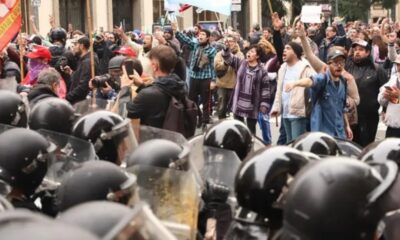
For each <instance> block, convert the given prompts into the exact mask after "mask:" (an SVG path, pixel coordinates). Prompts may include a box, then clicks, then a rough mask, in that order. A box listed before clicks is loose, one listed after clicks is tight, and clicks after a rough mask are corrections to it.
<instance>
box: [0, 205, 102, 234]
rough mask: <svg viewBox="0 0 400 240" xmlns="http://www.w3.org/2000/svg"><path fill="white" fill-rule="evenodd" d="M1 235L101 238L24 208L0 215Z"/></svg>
mask: <svg viewBox="0 0 400 240" xmlns="http://www.w3.org/2000/svg"><path fill="white" fill-rule="evenodd" d="M60 233H61V234H60ZM0 235H1V236H4V237H5V238H6V239H7V240H19V239H31V240H51V239H60V240H67V239H87V240H96V239H99V238H97V237H96V236H95V235H93V234H92V233H90V232H88V231H85V230H83V229H81V228H78V227H74V226H70V225H67V224H64V223H62V222H56V221H53V220H52V219H50V218H48V217H46V216H43V215H41V214H39V213H33V212H30V211H27V210H22V209H17V210H13V211H7V212H3V213H2V214H1V215H0Z"/></svg>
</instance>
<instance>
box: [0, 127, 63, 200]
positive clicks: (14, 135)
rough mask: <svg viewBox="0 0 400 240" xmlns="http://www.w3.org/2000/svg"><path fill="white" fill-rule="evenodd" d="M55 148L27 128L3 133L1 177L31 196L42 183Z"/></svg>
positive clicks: (0, 152) (1, 138) (1, 137)
mask: <svg viewBox="0 0 400 240" xmlns="http://www.w3.org/2000/svg"><path fill="white" fill-rule="evenodd" d="M55 149H56V147H55V145H54V144H52V143H50V142H49V141H47V139H46V138H45V137H43V136H42V135H40V134H39V133H37V132H34V131H32V130H29V129H24V128H15V129H10V130H7V131H5V132H3V133H2V134H0V179H1V180H2V181H4V182H5V183H7V184H9V185H10V186H11V187H13V188H17V189H20V190H22V192H23V193H24V194H25V196H30V195H31V194H32V193H33V192H34V191H35V190H36V188H37V187H38V186H39V185H40V183H41V182H42V180H43V178H44V176H45V174H46V171H47V163H48V162H49V161H50V160H51V158H52V157H53V156H54V151H55Z"/></svg>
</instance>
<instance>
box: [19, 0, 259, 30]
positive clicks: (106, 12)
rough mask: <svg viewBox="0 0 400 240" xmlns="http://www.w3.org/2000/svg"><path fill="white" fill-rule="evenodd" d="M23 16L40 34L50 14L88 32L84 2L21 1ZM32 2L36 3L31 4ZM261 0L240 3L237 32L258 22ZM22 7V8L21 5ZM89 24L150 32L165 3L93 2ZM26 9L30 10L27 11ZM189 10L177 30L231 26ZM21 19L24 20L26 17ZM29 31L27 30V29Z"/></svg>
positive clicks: (205, 13)
mask: <svg viewBox="0 0 400 240" xmlns="http://www.w3.org/2000/svg"><path fill="white" fill-rule="evenodd" d="M22 2H23V5H25V7H26V9H27V11H25V13H23V14H24V15H25V16H26V15H32V14H33V15H35V16H36V17H37V19H36V25H37V27H38V29H39V31H40V33H41V34H42V35H44V34H46V33H47V32H48V30H49V29H50V23H49V15H53V16H54V17H55V21H56V24H57V25H59V26H62V27H63V28H65V29H67V27H68V24H72V26H73V28H74V29H78V30H82V31H85V30H86V29H87V14H86V0H35V1H32V0H23V1H22ZM34 2H35V4H34ZM260 6H261V0H241V11H240V12H237V13H236V17H237V23H238V24H237V29H239V30H240V31H241V32H242V33H244V34H245V33H247V32H248V31H249V29H250V26H251V25H252V24H253V23H261V8H260ZM23 8H24V6H23ZM91 8H92V21H93V28H94V30H104V31H111V30H112V29H113V27H115V26H120V25H122V26H124V27H125V29H126V30H134V29H141V30H143V31H146V32H150V31H151V29H152V26H153V24H154V23H158V22H159V20H160V18H162V17H165V11H164V0H92V1H91ZM28 10H29V11H28ZM196 10H197V8H195V7H192V8H189V9H188V10H186V11H185V12H184V13H183V14H182V16H181V17H179V18H178V23H179V26H180V28H183V29H185V28H188V27H191V26H193V25H194V24H196V23H197V22H199V21H220V22H222V24H224V25H225V26H231V25H232V18H231V17H229V16H223V15H220V14H216V13H214V12H209V11H202V12H198V11H196ZM25 16H24V18H26V17H25ZM27 29H28V31H30V28H29V26H28V28H27Z"/></svg>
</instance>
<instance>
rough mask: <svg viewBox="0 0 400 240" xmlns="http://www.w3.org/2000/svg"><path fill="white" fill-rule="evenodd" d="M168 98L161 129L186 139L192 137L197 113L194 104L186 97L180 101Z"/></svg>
mask: <svg viewBox="0 0 400 240" xmlns="http://www.w3.org/2000/svg"><path fill="white" fill-rule="evenodd" d="M170 97H171V100H170V101H169V106H168V110H167V112H166V114H165V118H164V123H163V129H166V130H169V131H174V132H178V133H181V134H182V135H183V136H184V137H186V138H190V137H193V136H194V133H195V131H196V123H197V113H198V111H197V106H196V104H195V103H194V102H193V101H192V100H190V99H189V98H188V97H186V96H185V97H184V98H182V99H177V98H176V97H174V96H172V95H170Z"/></svg>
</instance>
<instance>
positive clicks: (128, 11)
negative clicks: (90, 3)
mask: <svg viewBox="0 0 400 240" xmlns="http://www.w3.org/2000/svg"><path fill="white" fill-rule="evenodd" d="M132 16H133V0H113V26H122V27H123V29H125V30H127V31H128V30H129V31H132V30H133V17H132Z"/></svg>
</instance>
